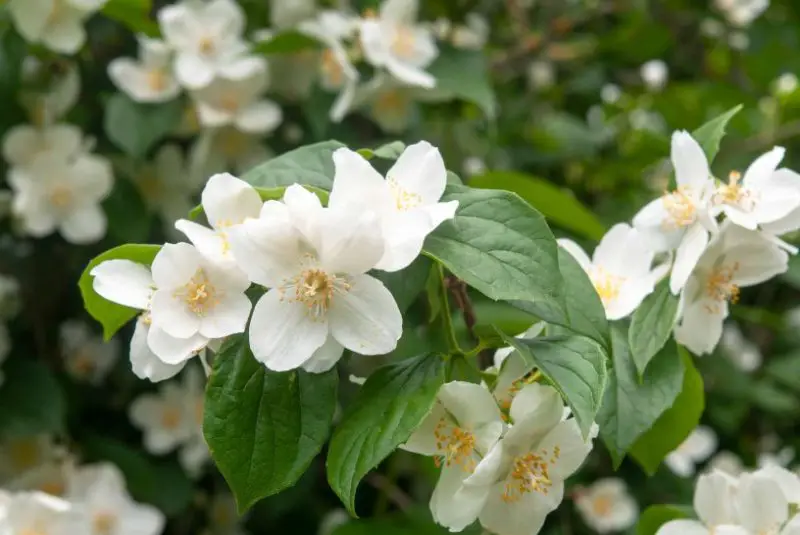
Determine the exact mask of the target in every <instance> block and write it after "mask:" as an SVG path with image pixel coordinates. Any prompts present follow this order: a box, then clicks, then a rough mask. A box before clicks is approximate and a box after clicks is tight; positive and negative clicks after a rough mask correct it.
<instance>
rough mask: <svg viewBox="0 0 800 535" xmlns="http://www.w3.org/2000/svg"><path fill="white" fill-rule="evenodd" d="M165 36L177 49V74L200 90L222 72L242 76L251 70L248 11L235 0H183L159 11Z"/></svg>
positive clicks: (159, 19) (193, 87)
mask: <svg viewBox="0 0 800 535" xmlns="http://www.w3.org/2000/svg"><path fill="white" fill-rule="evenodd" d="M158 22H159V25H160V26H161V33H162V34H163V35H164V39H165V40H166V41H167V43H168V44H169V45H170V46H171V47H172V48H173V49H174V50H175V76H176V77H177V78H178V81H179V82H180V83H181V84H183V85H184V86H185V87H186V88H187V89H199V88H201V87H205V86H206V85H208V84H210V83H211V82H212V81H213V80H214V78H215V77H216V76H218V75H224V76H228V77H230V78H237V77H240V76H241V74H242V73H243V72H244V73H247V72H249V71H250V69H251V63H252V60H253V59H255V58H253V57H249V56H246V53H247V48H248V46H247V44H246V43H245V42H244V41H243V40H242V32H243V31H244V25H245V17H244V11H243V10H242V8H241V7H240V6H239V5H238V3H237V2H235V1H233V0H211V1H209V2H193V1H188V0H186V1H183V2H181V3H178V4H172V5H169V6H167V7H164V8H163V9H161V11H159V12H158Z"/></svg>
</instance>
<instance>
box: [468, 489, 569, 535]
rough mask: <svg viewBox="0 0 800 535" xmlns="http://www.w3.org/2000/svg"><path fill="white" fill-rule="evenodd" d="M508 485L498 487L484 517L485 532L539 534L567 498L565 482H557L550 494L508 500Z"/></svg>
mask: <svg viewBox="0 0 800 535" xmlns="http://www.w3.org/2000/svg"><path fill="white" fill-rule="evenodd" d="M504 493H505V486H504V484H503V483H499V484H497V485H495V486H494V488H493V489H492V491H491V493H490V494H489V498H488V500H487V501H486V505H485V506H484V508H483V510H482V511H481V514H480V517H479V518H480V522H481V525H482V526H483V527H484V529H487V530H489V531H491V532H494V533H502V534H503V535H531V534H532V533H539V531H540V530H541V529H542V525H543V524H544V521H545V519H546V518H547V515H548V514H550V512H552V511H554V510H555V509H556V508H557V507H558V505H559V504H560V503H561V501H562V500H563V499H564V483H562V482H561V481H554V482H553V486H552V487H550V489H549V491H548V493H547V494H542V493H540V492H535V491H534V492H526V493H524V494H522V495H521V496H520V498H519V499H518V500H514V501H507V500H505V499H504Z"/></svg>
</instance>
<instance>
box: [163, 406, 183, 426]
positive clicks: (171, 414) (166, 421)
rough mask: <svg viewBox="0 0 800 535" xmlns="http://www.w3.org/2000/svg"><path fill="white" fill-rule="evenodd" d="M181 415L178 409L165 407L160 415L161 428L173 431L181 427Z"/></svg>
mask: <svg viewBox="0 0 800 535" xmlns="http://www.w3.org/2000/svg"><path fill="white" fill-rule="evenodd" d="M181 420H183V418H182V414H181V411H180V409H179V408H178V407H166V408H165V409H164V412H162V413H161V427H163V428H164V429H169V430H170V431H174V430H175V429H177V428H178V426H180V425H181Z"/></svg>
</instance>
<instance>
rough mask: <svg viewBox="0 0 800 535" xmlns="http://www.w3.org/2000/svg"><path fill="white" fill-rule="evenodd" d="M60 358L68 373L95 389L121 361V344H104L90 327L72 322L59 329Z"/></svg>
mask: <svg viewBox="0 0 800 535" xmlns="http://www.w3.org/2000/svg"><path fill="white" fill-rule="evenodd" d="M59 338H60V341H61V354H62V355H63V356H64V361H65V362H64V367H65V369H66V370H67V372H68V373H69V374H70V375H71V376H72V377H74V378H75V379H78V380H80V381H86V382H89V383H91V384H94V385H99V384H100V383H102V381H103V379H105V377H106V376H107V375H108V373H109V372H110V371H111V369H112V368H113V366H114V364H115V363H116V362H117V359H118V358H119V341H118V340H109V341H107V342H106V341H104V340H103V339H102V337H100V336H98V335H96V334H93V333H92V332H91V330H90V329H89V327H88V326H87V325H86V324H85V323H83V322H81V321H76V320H70V321H67V322H65V323H63V324H62V325H61V328H60V329H59Z"/></svg>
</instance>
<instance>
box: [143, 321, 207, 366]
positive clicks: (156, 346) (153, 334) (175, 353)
mask: <svg viewBox="0 0 800 535" xmlns="http://www.w3.org/2000/svg"><path fill="white" fill-rule="evenodd" d="M207 343H208V338H205V337H204V336H202V335H199V334H195V335H193V336H190V337H187V338H176V337H174V336H172V335H170V334H169V333H167V332H166V331H164V330H163V329H162V328H160V327H159V326H157V325H151V326H150V330H149V331H148V333H147V346H148V347H149V348H150V350H151V351H152V352H153V353H155V355H156V356H157V357H158V358H159V359H161V360H162V361H163V362H164V363H165V364H172V365H176V366H177V365H181V366H182V365H184V364H185V363H186V361H187V360H189V359H190V358H191V357H193V356H194V355H195V353H197V352H198V351H199V350H200V349H202V348H203V347H205V346H206V344H207Z"/></svg>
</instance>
